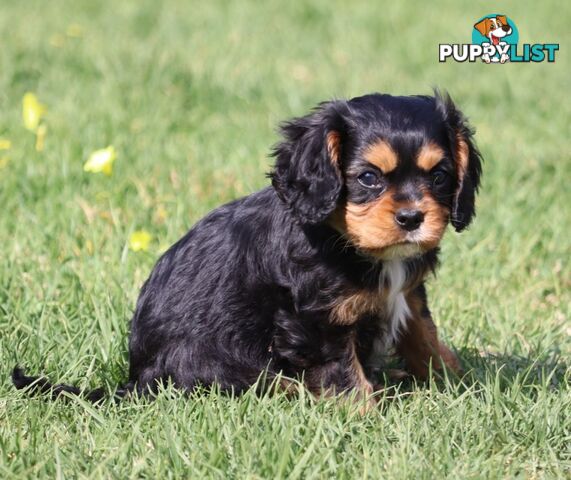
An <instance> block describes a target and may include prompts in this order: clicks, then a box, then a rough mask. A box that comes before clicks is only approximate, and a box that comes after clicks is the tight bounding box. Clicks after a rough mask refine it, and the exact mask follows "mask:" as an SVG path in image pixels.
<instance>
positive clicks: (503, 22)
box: [496, 15, 508, 25]
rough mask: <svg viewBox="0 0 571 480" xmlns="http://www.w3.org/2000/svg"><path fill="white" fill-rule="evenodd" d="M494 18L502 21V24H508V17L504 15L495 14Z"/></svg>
mask: <svg viewBox="0 0 571 480" xmlns="http://www.w3.org/2000/svg"><path fill="white" fill-rule="evenodd" d="M496 20H499V21H500V22H502V25H508V19H507V17H506V16H505V15H496Z"/></svg>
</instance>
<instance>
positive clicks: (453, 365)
mask: <svg viewBox="0 0 571 480" xmlns="http://www.w3.org/2000/svg"><path fill="white" fill-rule="evenodd" d="M407 303H408V306H409V308H410V312H411V318H410V319H409V320H408V321H407V327H406V329H404V331H403V332H401V335H400V337H399V339H398V342H397V351H398V353H399V355H401V356H402V357H403V358H404V359H405V361H406V363H407V367H408V369H409V370H410V372H411V373H412V374H413V375H415V376H417V377H420V378H422V379H426V378H427V377H428V372H429V366H430V365H431V364H432V368H434V369H436V370H442V367H443V364H444V365H445V366H446V368H448V369H449V370H452V371H453V372H456V373H460V372H461V370H462V368H461V366H460V362H459V360H458V357H457V356H456V355H455V354H454V353H453V352H452V351H451V350H450V349H449V348H448V347H447V346H446V345H444V344H443V343H441V342H440V341H439V340H438V333H437V329H436V325H434V322H433V321H432V316H431V315H430V310H429V309H428V304H427V298H426V290H425V288H424V285H421V286H420V287H418V288H417V289H416V290H414V291H413V292H411V293H409V294H408V295H407Z"/></svg>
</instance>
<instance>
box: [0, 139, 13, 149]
mask: <svg viewBox="0 0 571 480" xmlns="http://www.w3.org/2000/svg"><path fill="white" fill-rule="evenodd" d="M11 148H12V142H11V141H10V140H8V139H6V138H0V150H10V149H11Z"/></svg>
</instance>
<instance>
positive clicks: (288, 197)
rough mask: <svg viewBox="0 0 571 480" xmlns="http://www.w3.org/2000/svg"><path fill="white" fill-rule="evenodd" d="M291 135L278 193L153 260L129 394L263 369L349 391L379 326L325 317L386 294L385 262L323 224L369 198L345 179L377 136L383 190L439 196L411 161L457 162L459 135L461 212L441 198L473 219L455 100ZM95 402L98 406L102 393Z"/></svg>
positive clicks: (337, 117)
mask: <svg viewBox="0 0 571 480" xmlns="http://www.w3.org/2000/svg"><path fill="white" fill-rule="evenodd" d="M331 131H335V132H337V133H338V134H339V136H340V138H341V146H340V151H339V162H340V164H339V165H338V166H337V167H336V165H335V162H334V161H332V160H333V159H332V158H331V154H330V152H329V151H328V149H327V145H326V138H327V134H328V133H329V132H331ZM282 134H283V137H284V139H283V141H282V142H281V143H279V144H278V145H277V146H276V148H275V150H274V154H275V157H276V163H275V169H274V170H273V172H272V173H271V174H270V176H271V179H272V185H273V188H272V187H268V188H265V189H263V190H261V191H259V192H256V193H253V194H251V195H249V196H247V197H245V198H242V199H239V200H236V201H234V202H231V203H229V204H227V205H224V206H221V207H219V208H217V209H216V210H214V211H213V212H211V213H210V214H209V215H207V216H206V217H205V218H203V219H202V220H201V221H199V222H198V223H197V224H196V225H195V226H194V227H193V228H192V229H191V230H190V231H189V232H188V233H187V234H186V235H185V236H184V237H183V238H182V239H180V240H179V241H178V242H177V243H175V244H174V245H173V246H172V247H171V248H170V249H169V250H168V251H167V252H166V253H165V254H164V255H163V256H162V257H161V258H160V259H159V261H158V262H157V264H156V266H155V268H154V269H153V271H152V273H151V275H150V277H149V279H148V280H147V281H146V282H145V284H144V286H143V288H142V290H141V293H140V296H139V299H138V301H137V306H136V310H135V314H134V316H133V320H132V324H131V336H130V342H129V357H130V368H129V383H128V384H127V385H126V386H125V387H124V389H123V390H121V391H120V392H119V393H120V395H123V394H124V393H125V392H126V391H130V390H136V391H138V392H140V393H144V392H148V391H154V390H155V389H156V386H157V383H158V382H161V381H172V382H174V384H175V385H177V386H178V387H180V388H182V389H185V390H188V391H190V390H192V389H193V388H195V387H196V386H198V385H204V386H210V385H213V384H218V385H220V387H221V388H222V389H223V390H232V391H234V392H241V391H243V390H244V389H247V388H249V387H250V386H251V385H252V384H253V383H254V382H256V380H257V379H258V377H259V376H260V374H261V373H262V372H264V371H267V372H268V374H269V376H270V378H271V377H272V376H273V375H275V374H277V373H283V374H285V375H287V376H291V377H304V381H305V382H306V384H307V385H308V387H309V388H310V389H312V390H318V389H319V388H321V387H326V388H327V387H334V388H335V389H336V390H339V391H341V390H345V389H348V388H352V387H353V386H354V379H353V378H352V377H351V374H350V372H349V371H348V364H349V362H350V357H351V351H350V344H351V341H350V340H351V339H353V338H355V336H357V337H358V338H360V339H361V340H360V341H359V351H358V355H359V359H360V360H363V359H364V358H365V357H366V356H367V355H368V354H369V352H370V350H371V348H372V345H371V344H370V343H371V342H370V340H371V339H372V338H373V337H374V335H376V334H378V333H379V329H380V327H379V325H378V319H375V318H373V317H372V316H371V315H364V316H363V318H361V319H360V320H359V321H358V322H356V323H355V324H352V325H335V324H333V323H332V322H331V321H330V319H329V315H330V313H331V309H332V306H333V305H334V304H335V303H336V301H337V300H338V299H339V298H342V297H343V295H346V294H347V292H348V291H352V290H370V291H375V290H378V289H379V288H384V285H379V281H380V280H379V279H380V278H381V276H380V272H381V269H382V268H383V263H382V261H379V260H375V259H372V258H369V257H368V256H366V255H363V254H362V253H361V252H359V251H358V250H357V249H356V248H355V247H354V246H353V245H352V244H350V243H348V242H347V239H346V238H344V237H343V235H342V233H340V232H339V231H338V230H337V229H335V228H333V227H332V226H331V225H330V224H329V222H328V221H327V220H328V218H329V217H330V216H331V214H332V213H333V212H334V210H335V209H336V208H337V207H338V206H339V205H340V204H342V203H343V202H345V201H347V199H352V201H355V202H357V203H359V202H367V201H371V200H372V199H371V198H368V197H367V196H366V195H370V193H367V194H365V193H363V192H360V191H359V190H358V185H357V184H356V183H355V180H354V179H351V178H349V176H348V175H347V171H348V169H350V168H351V167H356V166H358V165H359V162H362V160H361V159H360V156H359V155H360V152H362V148H363V147H364V146H365V145H367V144H368V143H370V142H372V141H374V140H375V139H378V138H385V139H387V140H389V141H391V143H392V145H393V147H394V149H395V151H397V153H398V154H399V158H400V159H401V160H400V161H401V164H402V165H401V166H400V167H399V169H398V170H397V171H396V172H395V173H394V174H392V176H391V177H390V179H388V180H387V181H390V182H393V183H395V184H398V183H399V182H401V183H402V182H410V184H411V185H419V184H422V185H425V186H426V187H427V188H433V187H432V186H431V185H432V184H431V181H430V178H429V177H428V176H427V175H426V174H422V173H419V172H417V171H416V170H415V169H414V167H413V165H412V164H413V157H414V152H415V151H416V149H417V148H418V147H419V146H420V145H421V144H422V142H423V141H425V140H426V139H431V140H434V141H436V142H438V143H439V144H440V145H442V147H443V148H444V149H445V150H446V152H448V154H449V155H450V157H452V156H454V155H455V154H456V152H455V151H454V148H455V146H454V138H455V135H457V134H460V135H462V136H463V138H465V139H466V142H467V143H468V145H469V146H470V166H469V172H468V175H467V176H466V178H465V180H464V182H463V185H462V187H461V188H462V189H461V192H460V194H459V195H458V202H457V204H454V205H452V199H453V197H454V195H453V190H454V186H453V184H452V182H451V183H450V185H448V186H446V185H445V186H444V187H441V190H439V191H435V192H434V195H435V197H436V198H437V199H438V201H439V202H441V203H442V205H443V207H450V211H451V212H452V223H453V225H454V226H455V228H456V229H457V230H462V229H463V228H465V227H466V226H467V225H468V223H469V222H470V221H471V219H472V217H473V215H474V195H475V191H476V189H477V187H478V184H479V177H480V169H481V167H480V159H479V154H478V152H477V150H476V149H475V147H474V145H473V143H472V140H471V138H472V132H471V130H470V129H469V127H467V125H466V123H465V121H464V119H463V117H462V115H461V113H460V112H459V111H458V110H457V109H456V108H455V107H454V105H453V103H452V102H451V101H450V99H449V98H448V97H446V98H442V97H440V96H438V95H437V96H436V97H421V96H418V97H391V96H388V95H379V94H374V95H367V96H364V97H359V98H355V99H353V100H350V101H333V102H328V103H324V104H321V105H320V106H319V107H318V108H317V109H316V110H315V111H314V112H313V113H312V114H310V115H308V116H306V117H302V118H299V119H296V120H293V121H291V122H289V123H286V124H285V125H284V126H283V127H282ZM401 167H402V168H401ZM450 168H452V167H450ZM411 172H412V173H411ZM411 175H412V176H411ZM452 175H454V172H452ZM405 262H406V269H407V272H408V275H409V276H410V277H411V278H413V277H415V275H416V276H420V277H422V276H423V275H424V272H426V271H429V270H432V269H434V268H435V266H436V263H437V250H436V249H433V250H431V251H429V252H426V253H424V254H423V255H421V256H417V257H414V258H410V259H407V260H406V261H405ZM13 381H14V384H15V386H16V387H17V388H24V387H30V386H35V387H34V388H35V389H36V391H41V392H46V391H50V392H51V393H52V394H53V395H54V396H56V395H58V394H59V393H60V392H61V391H66V392H70V393H74V394H77V393H79V390H78V389H77V388H75V387H66V386H62V385H58V386H55V387H54V386H52V385H51V384H49V382H47V380H45V379H42V378H37V377H27V376H25V375H24V374H23V372H22V371H21V370H19V369H16V370H14V374H13ZM88 398H89V399H90V400H94V401H95V400H98V399H100V398H101V392H100V391H95V392H91V393H90V394H88Z"/></svg>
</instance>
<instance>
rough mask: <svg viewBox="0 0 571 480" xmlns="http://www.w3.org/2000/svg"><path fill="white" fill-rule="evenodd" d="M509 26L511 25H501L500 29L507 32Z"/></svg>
mask: <svg viewBox="0 0 571 480" xmlns="http://www.w3.org/2000/svg"><path fill="white" fill-rule="evenodd" d="M510 28H511V27H510V26H509V25H502V30H503V31H504V32H509V31H510Z"/></svg>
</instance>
